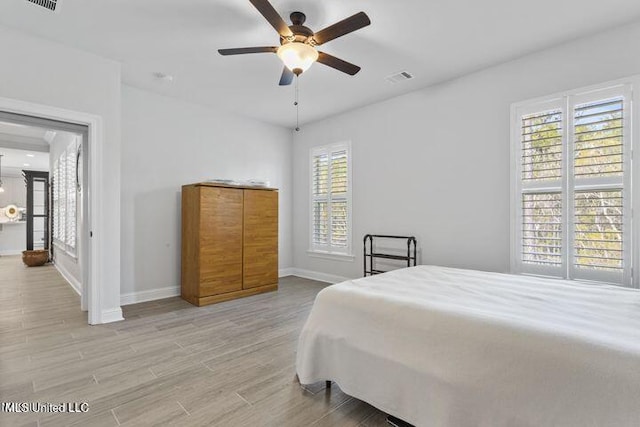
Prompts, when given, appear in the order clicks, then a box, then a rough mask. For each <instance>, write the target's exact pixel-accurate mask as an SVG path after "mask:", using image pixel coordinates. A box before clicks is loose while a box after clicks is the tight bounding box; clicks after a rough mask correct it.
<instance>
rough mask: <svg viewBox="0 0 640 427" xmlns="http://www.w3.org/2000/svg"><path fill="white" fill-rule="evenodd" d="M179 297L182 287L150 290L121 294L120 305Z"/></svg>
mask: <svg viewBox="0 0 640 427" xmlns="http://www.w3.org/2000/svg"><path fill="white" fill-rule="evenodd" d="M178 295H180V286H168V287H166V288H158V289H150V290H148V291H138V292H130V293H128V294H120V305H129V304H137V303H139V302H147V301H153V300H157V299H163V298H171V297H175V296H178Z"/></svg>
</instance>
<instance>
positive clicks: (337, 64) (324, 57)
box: [318, 52, 360, 76]
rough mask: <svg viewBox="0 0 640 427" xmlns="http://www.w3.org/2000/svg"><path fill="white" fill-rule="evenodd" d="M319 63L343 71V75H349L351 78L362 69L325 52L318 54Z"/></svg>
mask: <svg viewBox="0 0 640 427" xmlns="http://www.w3.org/2000/svg"><path fill="white" fill-rule="evenodd" d="M318 62H319V63H321V64H324V65H326V66H328V67H331V68H335V69H336V70H338V71H342V72H343V73H347V74H349V75H350V76H353V75H355V74H357V73H358V71H360V67H358V66H357V65H353V64H352V63H350V62H347V61H343V60H342V59H340V58H336V57H335V56H333V55H329V54H328V53H324V52H318Z"/></svg>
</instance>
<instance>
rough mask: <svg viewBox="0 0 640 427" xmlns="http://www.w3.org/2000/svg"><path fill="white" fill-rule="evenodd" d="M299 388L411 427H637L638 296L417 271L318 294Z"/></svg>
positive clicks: (305, 337) (300, 357) (549, 282)
mask: <svg viewBox="0 0 640 427" xmlns="http://www.w3.org/2000/svg"><path fill="white" fill-rule="evenodd" d="M297 371H298V377H299V379H300V382H301V383H303V384H310V383H314V382H317V381H322V380H334V381H336V382H337V384H338V385H339V386H340V387H341V388H342V389H343V390H344V391H345V392H346V393H348V394H350V395H352V396H355V397H357V398H359V399H362V400H364V401H366V402H369V403H370V404H372V405H374V406H376V407H378V408H380V409H381V410H383V411H385V412H388V413H391V414H393V415H395V416H398V417H400V418H402V419H404V420H406V421H408V422H411V423H412V424H415V425H417V426H436V427H440V426H443V427H444V426H453V427H464V426H487V427H498V426H514V427H521V426H563V427H565V426H567V427H568V426H579V427H586V426H634V427H638V426H640V291H638V290H633V289H625V288H620V287H615V286H604V285H591V284H581V283H574V282H569V281H563V280H553V279H541V278H534V277H528V276H514V275H508V274H499V273H486V272H479V271H471V270H460V269H453V268H443V267H435V266H418V267H413V268H407V269H403V270H397V271H393V272H390V273H387V274H382V275H379V276H373V277H368V278H364V279H357V280H350V281H346V282H343V283H340V284H337V285H333V286H330V287H328V288H326V289H324V290H322V291H321V292H320V293H319V294H318V296H317V298H316V301H315V304H314V306H313V309H312V311H311V314H310V316H309V319H308V320H307V323H306V324H305V326H304V329H303V330H302V333H301V335H300V341H299V344H298V354H297Z"/></svg>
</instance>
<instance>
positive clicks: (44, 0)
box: [27, 0, 58, 12]
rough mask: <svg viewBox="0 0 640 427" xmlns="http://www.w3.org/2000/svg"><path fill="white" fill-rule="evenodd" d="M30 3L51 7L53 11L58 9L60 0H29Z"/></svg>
mask: <svg viewBox="0 0 640 427" xmlns="http://www.w3.org/2000/svg"><path fill="white" fill-rule="evenodd" d="M27 1H28V2H30V3H33V4H37V5H38V6H42V7H44V8H45V9H49V10H51V11H53V12H55V10H56V6H57V5H58V0H27Z"/></svg>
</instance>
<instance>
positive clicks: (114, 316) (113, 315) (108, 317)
mask: <svg viewBox="0 0 640 427" xmlns="http://www.w3.org/2000/svg"><path fill="white" fill-rule="evenodd" d="M100 319H101V320H102V322H101V323H112V322H119V321H120V320H124V317H122V309H121V308H120V307H117V308H111V309H109V310H102V311H101V312H100Z"/></svg>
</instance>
